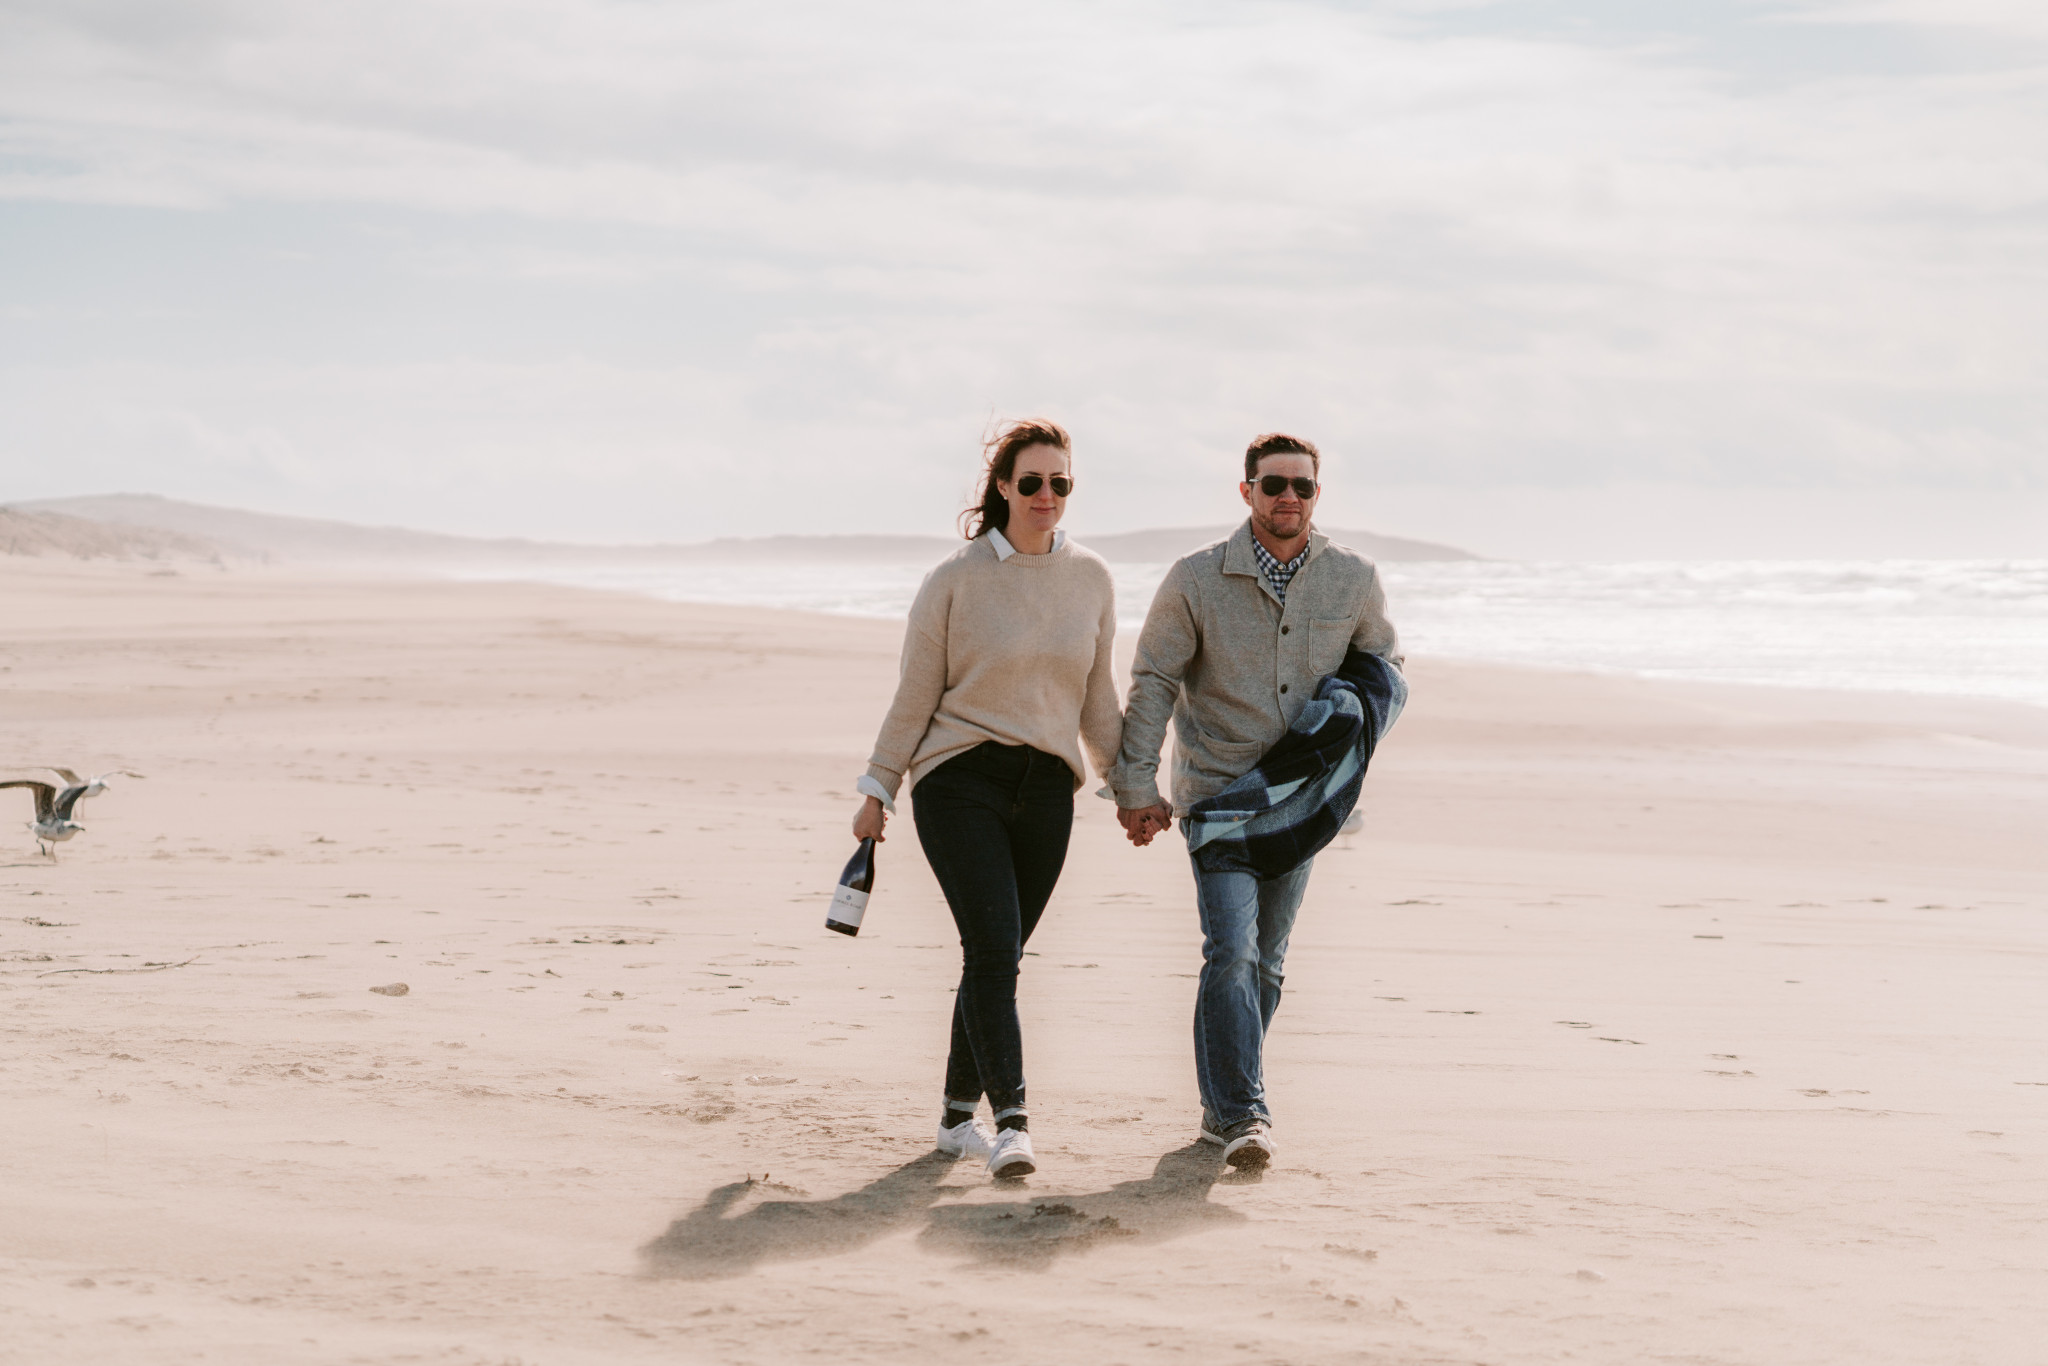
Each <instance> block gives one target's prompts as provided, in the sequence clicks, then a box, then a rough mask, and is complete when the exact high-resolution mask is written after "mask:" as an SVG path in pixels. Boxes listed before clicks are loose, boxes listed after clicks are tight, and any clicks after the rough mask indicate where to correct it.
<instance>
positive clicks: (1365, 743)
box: [1181, 649, 1408, 878]
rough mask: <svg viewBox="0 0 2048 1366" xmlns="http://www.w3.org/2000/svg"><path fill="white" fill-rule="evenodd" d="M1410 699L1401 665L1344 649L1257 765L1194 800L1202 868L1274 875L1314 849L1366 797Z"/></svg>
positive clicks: (1189, 826) (1190, 830)
mask: <svg viewBox="0 0 2048 1366" xmlns="http://www.w3.org/2000/svg"><path fill="white" fill-rule="evenodd" d="M1407 700H1408V681H1407V680H1406V679H1404V678H1402V677H1401V672H1400V670H1398V669H1396V668H1395V667H1394V666H1393V665H1391V664H1389V663H1387V661H1386V660H1384V659H1381V658H1380V657H1379V656H1378V655H1369V654H1366V653H1365V652H1364V651H1362V650H1357V649H1353V650H1352V651H1351V652H1350V653H1349V654H1347V655H1345V656H1344V663H1343V665H1342V666H1341V667H1340V668H1339V669H1338V670H1337V672H1335V673H1333V674H1331V675H1330V676H1329V677H1327V678H1325V679H1324V680H1323V681H1322V682H1321V683H1318V684H1317V685H1316V695H1315V698H1314V700H1312V701H1311V702H1310V703H1309V704H1308V705H1307V706H1305V707H1303V708H1302V709H1301V715H1299V716H1297V717H1296V718H1295V719H1294V724H1293V725H1292V726H1289V727H1288V728H1287V734H1285V735H1283V736H1281V737H1280V743H1278V744H1276V745H1274V746H1273V748H1271V749H1270V750H1267V751H1266V754H1265V757H1264V758H1262V759H1260V760H1259V763H1258V766H1257V767H1256V768H1254V769H1253V770H1252V771H1251V772H1249V773H1247V774H1245V775H1244V776H1243V777H1242V778H1239V779H1238V780H1237V781H1236V782H1234V783H1232V784H1231V785H1230V786H1229V787H1226V788H1224V789H1223V790H1222V791H1221V792H1219V793H1217V794H1216V795H1215V796H1213V797H1207V798H1204V799H1203V800H1201V801H1199V802H1196V803H1195V804H1194V806H1193V807H1191V808H1190V809H1189V811H1188V814H1187V816H1186V818H1185V819H1183V820H1182V822H1181V829H1182V830H1183V831H1184V832H1186V834H1187V838H1188V849H1189V851H1190V852H1191V853H1193V854H1194V855H1195V859H1196V862H1197V863H1199V864H1200V866H1201V868H1202V871H1203V872H1205V873H1221V872H1231V871H1244V872H1249V873H1252V874H1254V875H1256V876H1258V877H1262V878H1273V877H1279V876H1281V875H1283V874H1285V873H1290V872H1292V871H1294V870H1295V869H1296V868H1299V867H1300V866H1301V865H1302V864H1304V863H1306V862H1308V860H1310V859H1311V858H1314V857H1315V856H1316V854H1317V853H1318V852H1319V851H1320V850H1321V849H1322V847H1323V846H1324V845H1326V844H1328V843H1329V842H1330V841H1331V840H1333V839H1335V838H1336V836H1337V828H1338V827H1339V826H1341V825H1343V824H1344V818H1345V817H1346V816H1349V815H1350V814H1351V808H1352V807H1353V806H1354V805H1356V804H1357V802H1358V789H1359V788H1360V786H1361V785H1363V783H1364V782H1365V768H1366V765H1367V764H1369V763H1371V762H1372V752H1373V749H1374V748H1375V747H1376V746H1377V745H1378V744H1379V741H1380V737H1381V736H1382V735H1385V734H1386V733H1387V730H1388V728H1389V727H1391V726H1392V725H1393V724H1394V719H1395V718H1396V717H1398V716H1399V715H1400V714H1401V707H1402V705H1403V704H1404V703H1406V702H1407Z"/></svg>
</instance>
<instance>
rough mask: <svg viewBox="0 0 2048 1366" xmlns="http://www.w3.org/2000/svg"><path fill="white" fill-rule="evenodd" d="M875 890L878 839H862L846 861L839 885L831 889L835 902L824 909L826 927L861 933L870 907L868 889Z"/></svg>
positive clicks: (844, 931) (846, 932) (849, 932)
mask: <svg viewBox="0 0 2048 1366" xmlns="http://www.w3.org/2000/svg"><path fill="white" fill-rule="evenodd" d="M873 890H875V842H874V841H873V840H871V839H868V840H862V841H861V842H860V848H858V849H856V850H854V851H853V857H852V858H850V859H848V860H847V861H846V871H845V872H843V873H841V874H840V875H839V885H838V886H837V887H834V888H833V889H832V905H831V908H830V909H828V910H827V911H826V912H825V928H826V929H828V930H837V931H839V932H840V933H841V934H859V933H860V918H861V916H862V915H863V914H865V913H866V912H867V909H868V893H869V892H872V891H873Z"/></svg>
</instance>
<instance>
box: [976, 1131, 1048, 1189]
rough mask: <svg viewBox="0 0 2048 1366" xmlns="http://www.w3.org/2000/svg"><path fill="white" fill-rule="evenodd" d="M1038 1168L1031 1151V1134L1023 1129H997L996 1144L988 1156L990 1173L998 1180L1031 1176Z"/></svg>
mask: <svg viewBox="0 0 2048 1366" xmlns="http://www.w3.org/2000/svg"><path fill="white" fill-rule="evenodd" d="M1037 1170H1038V1159H1037V1158H1036V1157H1035V1156H1033V1155H1032V1152H1031V1135H1030V1134H1029V1133H1028V1132H1026V1131H1025V1130H1023V1129H998V1130H996V1144H995V1148H994V1150H993V1151H992V1152H990V1153H989V1157H988V1174H989V1175H990V1176H993V1177H994V1178H996V1180H998V1181H1006V1180H1008V1179H1009V1178H1011V1177H1013V1176H1029V1175H1031V1173H1033V1172H1035V1171H1037Z"/></svg>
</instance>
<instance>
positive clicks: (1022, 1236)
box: [640, 1143, 1245, 1280]
mask: <svg viewBox="0 0 2048 1366" xmlns="http://www.w3.org/2000/svg"><path fill="white" fill-rule="evenodd" d="M954 1166H955V1163H954V1160H953V1159H952V1158H950V1157H947V1156H944V1155H943V1154H940V1153H928V1154H926V1155H925V1156H923V1157H920V1158H918V1159H917V1160H916V1161H914V1162H910V1163H906V1164H905V1165H903V1166H901V1167H898V1168H897V1169H896V1170H895V1171H893V1172H890V1173H889V1174H888V1175H887V1176H884V1177H882V1178H881V1179H880V1180H878V1181H872V1182H870V1183H868V1184H867V1185H865V1186H862V1187H861V1188H860V1189H859V1190H855V1191H848V1192H847V1193H846V1194H844V1195H840V1196H835V1197H834V1198H832V1199H829V1200H763V1201H761V1202H760V1203H759V1204H756V1205H754V1206H753V1207H751V1208H749V1209H747V1210H744V1211H743V1212H741V1213H739V1214H732V1213H730V1211H731V1210H732V1208H733V1207H734V1206H735V1205H737V1204H738V1203H740V1201H741V1200H742V1199H743V1198H744V1197H745V1196H746V1195H747V1194H748V1193H749V1192H750V1191H753V1190H754V1189H755V1188H756V1183H754V1182H751V1181H735V1182H732V1183H731V1184H730V1185H725V1186H720V1187H719V1188H718V1189H717V1190H714V1191H712V1192H711V1193H710V1194H709V1195H707V1196H706V1197H704V1203H703V1204H702V1205H699V1206H698V1207H697V1208H696V1209H694V1210H691V1211H690V1212H689V1213H688V1214H687V1215H685V1216H683V1217H682V1218H681V1219H678V1220H676V1221H675V1222H674V1223H672V1224H670V1225H669V1226H668V1229H667V1231H666V1232H664V1233H662V1235H661V1236H660V1237H658V1238H656V1239H654V1240H653V1241H652V1242H650V1243H648V1244H647V1245H646V1246H645V1247H643V1248H641V1249H640V1255H641V1257H642V1259H643V1260H644V1262H645V1264H646V1267H647V1272H648V1274H649V1275H651V1276H658V1277H670V1278H676V1279H682V1280H711V1279H714V1278H716V1277H721V1276H738V1275H742V1274H744V1273H746V1272H748V1271H751V1270H752V1269H753V1268H754V1267H756V1266H758V1265H759V1264H761V1263H763V1262H778V1261H801V1260H809V1259H812V1258H817V1257H835V1256H839V1255H842V1254H844V1253H848V1252H852V1251H854V1250H856V1249H858V1248H860V1247H863V1246H865V1245H866V1244H868V1243H870V1242H873V1241H874V1240H875V1239H877V1238H880V1237H882V1236H884V1235H885V1234H888V1233H891V1232H894V1231H895V1230H897V1229H900V1228H906V1227H909V1226H910V1225H912V1224H914V1223H916V1222H918V1220H919V1219H920V1217H921V1216H922V1217H923V1218H924V1220H925V1226H924V1228H923V1229H922V1230H921V1231H920V1232H919V1234H918V1242H919V1243H921V1244H923V1245H924V1246H925V1247H927V1248H931V1249H933V1250H935V1251H940V1252H948V1253H954V1254H957V1255H962V1256H966V1257H970V1258H973V1259H975V1260H977V1261H983V1262H991V1263H999V1264H1001V1265H1004V1266H1010V1267H1016V1268H1021V1269H1025V1270H1040V1269H1043V1268H1045V1267H1048V1266H1050V1265H1052V1263H1053V1261H1054V1260H1055V1259H1056V1258H1058V1257H1059V1256H1060V1255H1061V1254H1062V1253H1068V1252H1079V1251H1082V1250H1084V1249H1086V1248H1090V1247H1094V1246H1096V1245H1098V1244H1101V1243H1104V1242H1113V1241H1116V1240H1119V1239H1126V1238H1128V1239H1134V1240H1137V1241H1140V1242H1159V1241H1163V1240H1165V1239H1169V1238H1178V1237H1182V1236H1184V1235H1186V1234H1189V1233H1195V1232H1199V1231H1201V1230H1203V1229H1206V1228H1213V1227H1217V1226H1220V1225H1226V1224H1235V1223H1242V1222H1243V1221H1244V1217H1245V1216H1244V1215H1242V1214H1239V1213H1238V1212H1237V1211H1236V1210H1233V1209H1228V1208H1225V1207H1224V1206H1221V1205H1212V1204H1210V1203H1209V1188H1210V1187H1211V1186H1213V1185H1215V1184H1216V1183H1217V1181H1218V1180H1219V1179H1224V1180H1229V1179H1230V1178H1227V1177H1224V1175H1223V1173H1224V1166H1223V1160H1222V1157H1221V1155H1220V1154H1219V1152H1218V1150H1217V1149H1216V1148H1214V1147H1211V1146H1208V1145H1206V1144H1200V1143H1194V1144H1190V1145H1188V1146H1187V1147H1185V1148H1179V1149H1176V1150H1174V1151H1173V1152H1170V1153H1168V1154H1166V1155H1165V1156H1164V1157H1162V1158H1160V1159H1159V1163H1158V1165H1157V1166H1155V1167H1154V1168H1153V1170H1152V1175H1150V1176H1148V1177H1146V1178H1144V1179H1143V1180H1140V1181H1125V1182H1121V1183H1119V1184H1118V1185H1114V1186H1111V1187H1110V1188H1109V1189H1108V1190H1106V1191H1099V1192H1097V1193H1095V1194H1092V1195H1070V1196H1064V1197H1059V1198H1054V1199H1045V1200H1028V1199H1027V1200H1010V1201H996V1202H990V1203H981V1202H975V1203H971V1204H958V1205H944V1206H938V1207H937V1208H934V1205H935V1203H936V1201H937V1200H938V1197H939V1194H940V1187H939V1182H940V1181H941V1180H942V1179H943V1178H944V1177H945V1176H947V1175H948V1174H950V1173H951V1172H952V1171H953V1170H954ZM1004 1185H1005V1186H1013V1187H1014V1188H1016V1189H1022V1183H1021V1182H1019V1183H1004ZM999 1189H1000V1187H999Z"/></svg>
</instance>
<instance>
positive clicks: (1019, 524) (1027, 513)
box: [996, 446, 1070, 540]
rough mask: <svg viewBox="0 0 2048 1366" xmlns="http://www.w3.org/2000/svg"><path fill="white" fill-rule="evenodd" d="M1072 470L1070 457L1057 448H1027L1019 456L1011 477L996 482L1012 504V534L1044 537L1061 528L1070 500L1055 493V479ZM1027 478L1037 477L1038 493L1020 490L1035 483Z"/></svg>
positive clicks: (1018, 453)
mask: <svg viewBox="0 0 2048 1366" xmlns="http://www.w3.org/2000/svg"><path fill="white" fill-rule="evenodd" d="M1069 468H1070V462H1069V459H1068V456H1067V453H1066V452H1065V451H1063V450H1060V449H1059V448H1058V447H1056V446H1026V447H1025V448H1024V449H1023V450H1021V451H1018V452H1017V463H1016V464H1015V465H1014V466H1013V467H1012V468H1011V470H1010V477H1009V478H1008V479H998V480H997V481H996V487H997V488H998V489H1000V490H1001V491H1002V495H1003V497H1005V498H1007V499H1009V501H1010V529H1011V530H1012V531H1015V532H1023V533H1027V534H1029V533H1039V534H1043V533H1048V532H1050V531H1051V530H1052V529H1053V528H1054V527H1056V526H1058V525H1059V524H1060V518H1061V516H1062V515H1064V514H1065V513H1066V510H1067V500H1066V499H1064V498H1062V497H1060V496H1059V495H1058V494H1056V493H1054V492H1053V491H1052V476H1053V475H1055V474H1058V475H1065V474H1066V473H1067V472H1068V469H1069ZM1027 475H1036V476H1038V477H1037V480H1036V483H1037V485H1038V491H1037V492H1035V493H1025V492H1023V491H1022V490H1020V489H1019V488H1018V487H1017V486H1018V485H1019V484H1022V483H1029V482H1033V481H1031V480H1028V479H1027V478H1026V476H1027ZM1011 539H1013V540H1014V539H1015V537H1012V538H1011Z"/></svg>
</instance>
